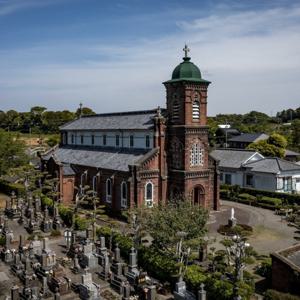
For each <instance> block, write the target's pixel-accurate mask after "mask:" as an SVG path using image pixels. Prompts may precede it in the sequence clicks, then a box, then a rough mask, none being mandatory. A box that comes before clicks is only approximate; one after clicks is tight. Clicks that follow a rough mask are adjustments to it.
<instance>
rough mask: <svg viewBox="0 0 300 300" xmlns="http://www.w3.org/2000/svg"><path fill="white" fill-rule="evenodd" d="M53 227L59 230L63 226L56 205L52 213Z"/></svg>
mask: <svg viewBox="0 0 300 300" xmlns="http://www.w3.org/2000/svg"><path fill="white" fill-rule="evenodd" d="M52 226H53V229H55V230H61V229H62V228H63V224H62V220H61V218H60V216H59V211H58V207H57V205H55V206H54V213H53V225H52Z"/></svg>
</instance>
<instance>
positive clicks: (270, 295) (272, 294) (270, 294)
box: [264, 290, 300, 300]
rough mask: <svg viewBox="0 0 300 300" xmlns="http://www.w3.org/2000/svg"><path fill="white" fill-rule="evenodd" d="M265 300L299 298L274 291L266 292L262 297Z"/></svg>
mask: <svg viewBox="0 0 300 300" xmlns="http://www.w3.org/2000/svg"><path fill="white" fill-rule="evenodd" d="M264 299H265V300H300V297H298V296H294V295H291V294H286V293H281V292H278V291H275V290H267V291H266V293H265V295H264Z"/></svg>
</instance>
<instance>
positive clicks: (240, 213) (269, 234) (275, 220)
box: [208, 201, 297, 254]
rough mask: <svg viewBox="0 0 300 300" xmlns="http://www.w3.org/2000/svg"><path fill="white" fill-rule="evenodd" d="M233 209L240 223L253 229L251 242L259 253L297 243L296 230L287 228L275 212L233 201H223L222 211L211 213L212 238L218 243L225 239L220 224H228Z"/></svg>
mask: <svg viewBox="0 0 300 300" xmlns="http://www.w3.org/2000/svg"><path fill="white" fill-rule="evenodd" d="M232 207H233V208H234V209H235V217H236V218H237V221H238V223H242V224H247V225H250V226H252V227H253V229H254V234H253V235H252V236H251V237H250V238H249V242H250V244H251V245H252V246H253V247H254V248H255V249H256V251H257V252H259V253H261V254H268V253H270V252H273V251H277V250H280V249H284V248H286V247H288V246H291V245H293V244H295V243H297V241H296V240H295V239H294V236H295V228H293V227H289V226H287V222H285V221H282V220H281V217H280V216H278V215H275V214H274V212H273V211H271V210H268V209H263V208H259V207H252V206H249V205H245V204H241V203H236V202H232V201H221V210H220V211H219V212H212V213H211V215H210V221H209V225H208V227H209V236H210V237H215V238H216V239H217V241H219V240H221V239H222V238H223V236H221V235H220V234H218V233H217V229H218V227H219V225H220V224H227V222H228V218H229V217H230V209H231V208H232ZM214 246H217V244H214ZM218 248H219V246H218Z"/></svg>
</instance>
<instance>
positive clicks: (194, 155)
mask: <svg viewBox="0 0 300 300" xmlns="http://www.w3.org/2000/svg"><path fill="white" fill-rule="evenodd" d="M203 162H204V149H203V148H202V147H201V145H200V143H195V144H193V145H192V147H191V150H190V165H191V166H192V167H195V166H203Z"/></svg>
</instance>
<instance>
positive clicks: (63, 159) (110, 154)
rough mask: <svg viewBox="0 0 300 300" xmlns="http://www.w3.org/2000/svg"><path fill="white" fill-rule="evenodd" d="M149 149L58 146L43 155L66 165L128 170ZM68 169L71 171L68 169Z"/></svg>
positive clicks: (45, 158)
mask: <svg viewBox="0 0 300 300" xmlns="http://www.w3.org/2000/svg"><path fill="white" fill-rule="evenodd" d="M148 151H151V150H140V151H134V150H133V151H131V152H128V151H125V150H120V149H101V148H100V149H93V150H92V149H86V148H84V149H83V148H82V149H81V148H78V149H72V148H67V147H61V148H56V149H55V150H54V151H53V152H52V153H51V152H49V153H47V155H44V156H43V159H44V160H49V159H50V158H51V157H53V158H54V160H55V161H56V162H60V163H63V164H66V165H72V164H73V165H81V166H87V167H95V168H103V169H109V170H116V171H128V165H134V164H135V163H136V162H137V161H138V160H139V159H141V158H142V157H143V156H144V155H145V154H146V153H147V152H148ZM67 171H69V170H68V169H67Z"/></svg>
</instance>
